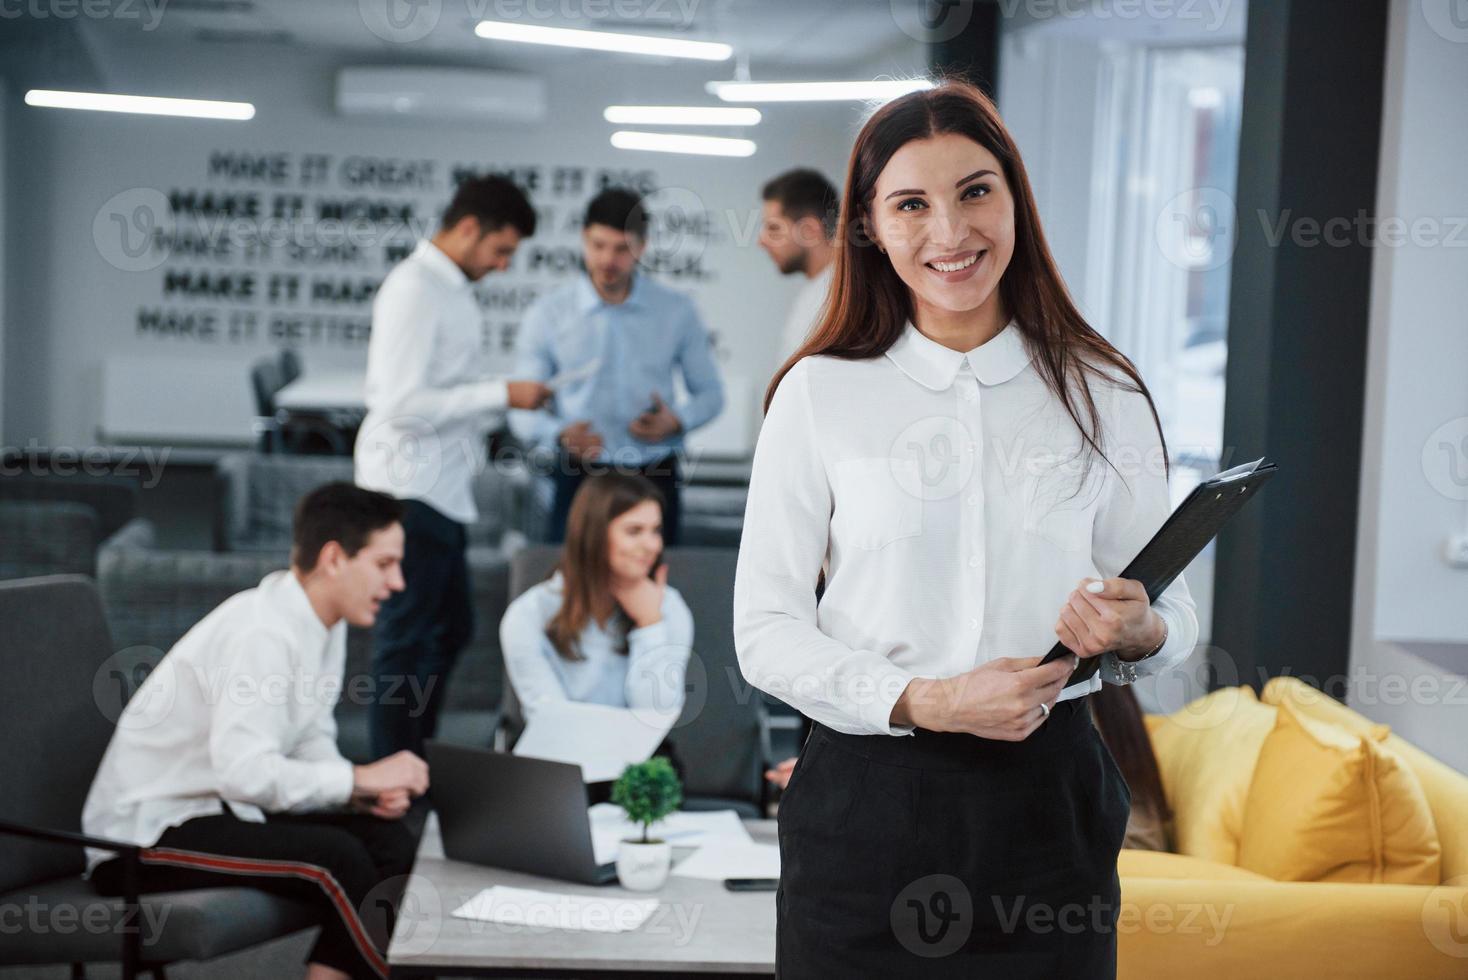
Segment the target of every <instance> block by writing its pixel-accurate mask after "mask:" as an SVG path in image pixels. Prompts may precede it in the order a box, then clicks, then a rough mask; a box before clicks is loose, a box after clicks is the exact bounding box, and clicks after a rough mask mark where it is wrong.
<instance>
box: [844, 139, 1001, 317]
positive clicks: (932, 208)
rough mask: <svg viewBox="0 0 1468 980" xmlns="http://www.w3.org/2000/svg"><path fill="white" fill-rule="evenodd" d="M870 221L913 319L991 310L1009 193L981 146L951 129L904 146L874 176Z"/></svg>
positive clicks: (996, 162) (990, 156)
mask: <svg viewBox="0 0 1468 980" xmlns="http://www.w3.org/2000/svg"><path fill="white" fill-rule="evenodd" d="M869 220H870V225H869V230H870V233H871V236H872V237H873V238H874V239H875V240H876V242H877V244H879V245H880V246H881V247H882V248H883V249H884V250H885V251H886V253H887V258H888V260H889V261H890V262H891V263H892V268H893V270H894V271H895V272H896V273H897V275H898V277H899V278H901V280H902V281H903V282H904V283H905V284H906V285H907V288H908V289H909V290H910V291H911V294H912V303H913V309H914V311H915V314H916V316H917V317H918V318H919V319H922V318H923V316H924V314H929V315H936V316H938V317H940V318H946V317H949V316H951V315H952V314H955V313H969V312H972V311H974V310H979V309H980V308H982V307H984V306H985V305H986V304H993V306H994V308H996V309H997V307H998V305H999V304H1000V302H1001V301H1000V297H999V290H998V288H997V287H998V285H999V281H1000V279H1001V278H1003V276H1004V270H1005V269H1006V268H1008V267H1009V260H1010V257H1011V256H1012V255H1013V254H1014V198H1013V197H1012V196H1011V194H1010V190H1009V185H1008V184H1007V183H1006V181H1005V179H1004V168H1003V167H1002V166H1001V165H1000V163H999V160H998V159H997V158H996V157H995V156H994V154H992V153H990V152H989V151H988V150H986V149H984V147H982V146H980V145H979V144H978V143H976V142H974V141H973V140H971V139H969V138H968V137H966V136H959V135H957V134H954V133H944V134H941V135H938V136H933V137H930V138H927V139H920V140H912V141H910V142H908V143H906V144H904V145H903V146H902V147H901V148H900V149H899V150H898V151H897V152H896V153H894V154H892V158H891V159H890V160H889V161H888V162H887V165H886V167H884V168H883V170H882V172H881V174H879V175H878V177H877V182H876V190H875V193H874V195H873V198H872V202H871V212H870V219H869ZM1001 322H1002V321H1001Z"/></svg>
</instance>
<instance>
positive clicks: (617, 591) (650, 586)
mask: <svg viewBox="0 0 1468 980" xmlns="http://www.w3.org/2000/svg"><path fill="white" fill-rule="evenodd" d="M667 591H668V566H667V565H659V566H658V570H657V571H656V572H654V573H653V577H652V578H642V577H639V578H637V579H636V580H635V581H632V582H614V583H613V584H612V598H613V599H616V600H617V605H619V606H621V607H622V611H623V612H625V613H626V614H627V616H628V618H629V619H631V620H632V622H633V624H634V625H635V626H636V627H637V628H638V629H641V628H642V627H644V626H651V625H652V624H654V623H660V622H662V620H663V594H664V593H666V592H667Z"/></svg>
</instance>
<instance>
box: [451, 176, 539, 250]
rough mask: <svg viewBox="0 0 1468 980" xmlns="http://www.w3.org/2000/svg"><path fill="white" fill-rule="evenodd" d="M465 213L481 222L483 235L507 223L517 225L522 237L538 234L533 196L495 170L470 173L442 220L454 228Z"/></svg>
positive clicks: (480, 230) (497, 229) (457, 190)
mask: <svg viewBox="0 0 1468 980" xmlns="http://www.w3.org/2000/svg"><path fill="white" fill-rule="evenodd" d="M466 217H472V218H473V219H474V220H475V221H478V222H479V234H480V236H481V237H482V236H484V235H487V234H489V233H490V232H492V231H499V230H500V229H501V228H503V227H504V226H505V225H511V226H512V227H514V229H515V230H516V231H517V232H519V233H520V237H522V238H529V237H530V236H531V235H533V234H535V208H534V207H533V206H532V205H531V204H530V199H529V198H527V197H526V196H525V192H524V191H522V190H521V189H520V188H519V187H518V186H516V185H515V184H514V182H512V181H510V180H507V179H506V178H504V177H499V176H496V175H495V174H486V175H485V176H483V177H470V178H469V179H468V180H465V181H464V182H463V183H461V184H460V185H459V186H458V188H457V189H456V190H455V191H454V199H453V200H452V201H450V202H449V206H448V207H447V208H445V209H444V212H443V218H442V220H441V221H440V222H439V223H440V225H441V226H442V227H444V228H452V227H453V226H454V225H456V224H458V223H459V222H460V221H462V220H463V219H464V218H466Z"/></svg>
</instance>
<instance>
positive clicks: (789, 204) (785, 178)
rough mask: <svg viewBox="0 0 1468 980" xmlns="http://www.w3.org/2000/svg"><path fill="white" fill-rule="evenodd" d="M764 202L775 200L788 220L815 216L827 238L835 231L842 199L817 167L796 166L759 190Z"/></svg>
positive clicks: (772, 179)
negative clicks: (812, 168) (814, 168)
mask: <svg viewBox="0 0 1468 980" xmlns="http://www.w3.org/2000/svg"><path fill="white" fill-rule="evenodd" d="M761 194H762V195H763V196H764V199H765V200H766V201H774V202H776V203H777V204H779V205H780V210H781V211H782V212H784V214H785V217H787V218H789V219H790V220H791V221H799V220H800V219H801V218H816V219H817V220H819V221H820V223H821V228H822V229H824V230H825V233H826V237H828V238H829V237H830V236H831V235H833V234H835V233H836V218H837V214H838V212H839V210H840V208H841V199H840V198H839V197H837V195H836V188H834V187H832V186H831V182H830V181H829V180H827V179H826V178H825V176H824V175H822V174H821V172H820V171H819V170H811V169H810V168H808V167H797V168H796V169H794V170H787V171H785V172H784V173H783V174H780V175H779V176H777V177H772V178H771V179H770V181H769V182H768V183H767V184H765V186H764V190H763V191H761Z"/></svg>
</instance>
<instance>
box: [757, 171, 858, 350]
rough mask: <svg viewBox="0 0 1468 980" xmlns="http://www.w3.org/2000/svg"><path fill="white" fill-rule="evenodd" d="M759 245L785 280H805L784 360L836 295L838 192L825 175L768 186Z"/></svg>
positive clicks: (783, 342) (787, 178) (787, 177)
mask: <svg viewBox="0 0 1468 980" xmlns="http://www.w3.org/2000/svg"><path fill="white" fill-rule="evenodd" d="M763 193H764V206H763V218H762V221H761V224H760V233H759V244H760V247H761V248H763V249H764V250H765V251H766V252H768V253H769V256H770V258H771V259H773V260H774V263H775V266H776V268H778V269H779V270H780V273H781V274H782V275H786V276H793V275H796V274H799V275H803V276H805V279H806V281H805V283H804V284H803V285H802V286H801V287H800V292H799V293H797V294H796V295H795V302H794V303H793V304H791V307H790V313H789V316H788V317H787V318H786V320H785V328H784V330H783V331H782V332H781V334H780V346H779V358H780V363H781V364H783V363H785V360H786V358H788V357H789V356H790V355H791V354H794V353H795V352H796V350H798V349H799V348H800V345H801V344H803V343H804V342H805V338H806V337H808V336H809V335H810V332H811V330H812V329H813V328H814V327H815V325H816V321H817V320H818V319H819V317H820V315H821V311H822V309H823V308H824V307H825V304H826V295H827V294H828V293H829V292H830V291H831V275H832V271H833V269H834V267H835V264H836V243H835V242H834V240H833V237H834V235H835V233H836V218H837V212H838V211H839V209H840V206H841V205H840V202H839V201H838V200H837V197H836V188H834V187H832V186H831V182H830V181H828V180H827V179H826V178H825V177H823V176H821V175H820V173H818V172H817V171H814V170H809V169H805V168H800V169H797V170H789V171H786V172H785V173H783V174H780V175H779V176H778V177H775V178H774V179H773V180H771V181H770V182H769V183H767V184H765V187H764V192H763Z"/></svg>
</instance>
